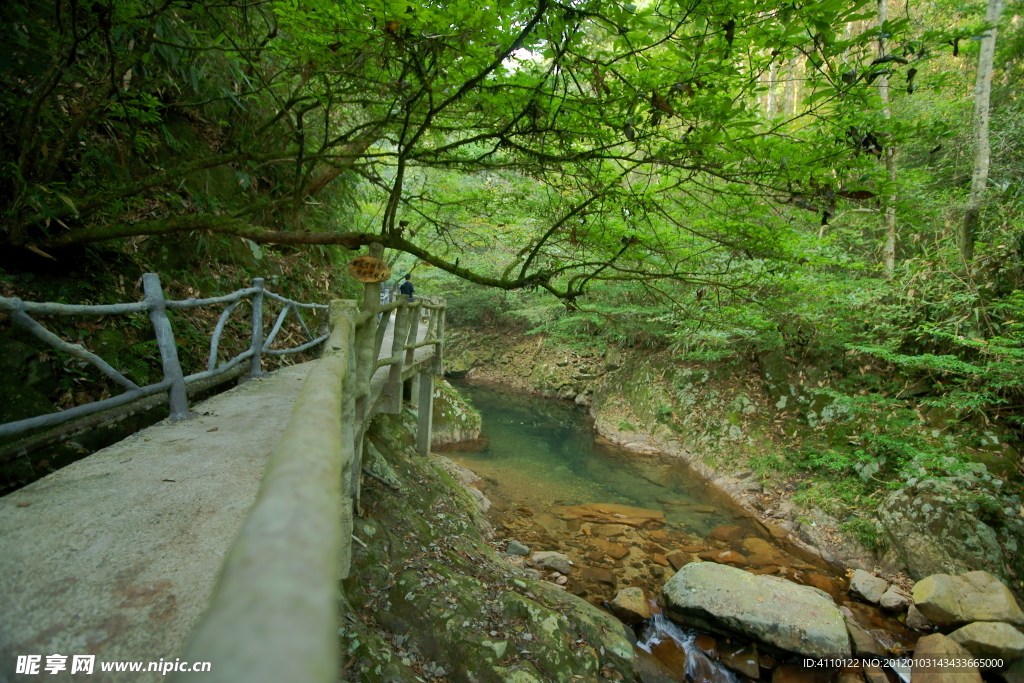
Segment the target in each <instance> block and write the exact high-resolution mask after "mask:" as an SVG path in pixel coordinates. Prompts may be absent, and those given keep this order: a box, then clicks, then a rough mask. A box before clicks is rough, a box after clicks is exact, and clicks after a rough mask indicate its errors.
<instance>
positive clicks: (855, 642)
mask: <svg viewBox="0 0 1024 683" xmlns="http://www.w3.org/2000/svg"><path fill="white" fill-rule="evenodd" d="M839 612H840V613H841V614H842V615H843V619H844V620H845V621H846V632H847V633H848V634H849V635H850V644H851V646H852V647H853V654H855V655H860V656H865V657H884V656H885V654H886V652H885V648H884V647H882V646H881V645H880V644H879V642H878V641H877V640H875V639H874V638H873V637H872V636H871V634H870V633H868V632H867V631H866V630H865V629H864V627H863V626H861V625H860V624H859V623H858V622H857V619H856V618H855V617H854V616H853V612H852V611H850V608H849V607H840V608H839Z"/></svg>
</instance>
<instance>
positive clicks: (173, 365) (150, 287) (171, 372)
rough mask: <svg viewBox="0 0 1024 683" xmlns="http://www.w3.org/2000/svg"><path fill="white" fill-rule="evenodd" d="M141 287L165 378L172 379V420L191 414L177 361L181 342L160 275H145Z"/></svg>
mask: <svg viewBox="0 0 1024 683" xmlns="http://www.w3.org/2000/svg"><path fill="white" fill-rule="evenodd" d="M142 288H143V291H144V292H145V293H146V304H147V306H148V308H149V321H150V322H151V323H152V324H153V332H154V333H155V334H156V343H157V346H158V347H159V348H160V361H161V363H162V364H163V370H164V379H165V380H168V381H170V383H171V386H170V387H169V388H168V389H167V401H168V407H169V408H170V413H171V419H172V420H182V419H184V418H186V417H188V395H187V394H186V393H185V375H184V373H182V371H181V363H180V362H179V361H178V346H177V344H176V342H175V341H174V330H172V329H171V321H170V319H169V318H168V317H167V303H166V301H165V300H164V290H163V287H161V286H160V276H159V275H157V274H156V273H144V274H143V275H142Z"/></svg>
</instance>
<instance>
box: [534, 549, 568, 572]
mask: <svg viewBox="0 0 1024 683" xmlns="http://www.w3.org/2000/svg"><path fill="white" fill-rule="evenodd" d="M529 562H530V564H532V565H533V566H534V567H538V568H540V569H550V570H552V571H556V572H560V573H562V574H568V573H569V572H571V571H572V562H571V561H570V560H569V557H568V556H567V555H566V554H565V553H559V552H555V551H553V550H544V551H541V552H536V553H534V554H533V555H531V556H530V558H529Z"/></svg>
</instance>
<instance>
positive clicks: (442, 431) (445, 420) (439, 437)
mask: <svg viewBox="0 0 1024 683" xmlns="http://www.w3.org/2000/svg"><path fill="white" fill-rule="evenodd" d="M482 424H483V420H482V418H481V417H480V412H479V411H477V410H476V409H475V408H473V406H471V405H469V403H467V402H466V399H465V398H463V396H462V395H461V394H460V393H459V392H457V391H456V390H455V389H454V388H453V387H452V385H450V384H448V382H445V381H444V380H443V379H441V378H440V377H435V378H434V415H433V424H432V426H431V433H430V434H431V438H430V444H431V445H432V446H444V445H446V444H453V443H460V442H463V441H472V440H474V439H478V438H480V428H481V426H482Z"/></svg>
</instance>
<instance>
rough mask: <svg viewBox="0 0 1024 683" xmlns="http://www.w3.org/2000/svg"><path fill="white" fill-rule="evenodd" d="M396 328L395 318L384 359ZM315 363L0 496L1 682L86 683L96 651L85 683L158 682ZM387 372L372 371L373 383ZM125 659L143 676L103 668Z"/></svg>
mask: <svg viewBox="0 0 1024 683" xmlns="http://www.w3.org/2000/svg"><path fill="white" fill-rule="evenodd" d="M426 331H427V326H426V325H423V324H421V325H419V330H418V337H417V338H418V339H419V340H422V339H423V338H424V337H425V336H426ZM393 332H394V320H393V318H392V319H391V321H390V324H389V327H388V330H387V333H386V336H385V338H384V343H383V345H382V346H381V352H380V357H381V358H387V357H389V356H390V355H391V340H392V337H393ZM432 353H433V347H424V348H421V349H417V350H416V353H415V358H416V360H420V359H422V358H424V357H426V356H428V355H430V354H432ZM315 366H316V362H315V361H313V362H310V363H304V364H301V365H295V366H292V367H288V368H284V369H282V370H278V371H277V372H275V373H273V374H271V375H268V376H267V377H266V378H264V379H261V380H257V381H252V382H247V383H246V384H243V385H241V386H239V387H235V388H234V389H231V390H230V391H226V392H224V393H223V394H219V395H217V396H214V397H213V398H211V399H209V400H207V401H204V402H203V403H200V404H198V405H196V406H193V408H194V410H195V412H194V415H196V417H195V418H194V419H191V420H186V421H184V422H179V423H175V424H171V423H167V422H161V423H158V424H156V425H153V426H152V427H149V428H147V429H144V430H142V431H140V432H138V433H136V434H133V435H132V436H130V437H128V438H127V439H125V440H124V441H121V442H119V443H117V444H114V445H113V446H110V447H108V448H104V449H103V450H101V451H97V452H96V453H94V454H92V455H90V456H89V457H87V458H84V459H82V460H80V461H78V462H76V463H73V464H71V465H69V466H67V467H65V468H63V469H61V470H59V471H57V472H54V473H52V474H50V475H48V476H46V477H44V478H42V479H40V480H39V481H36V482H34V483H32V484H30V485H28V486H26V487H25V488H23V489H21V490H19V491H15V492H14V493H11V494H9V495H7V496H4V497H3V498H0V683H7V682H8V681H12V682H13V681H27V680H45V681H74V680H83V677H85V674H81V673H76V674H73V675H72V674H70V671H71V662H72V660H71V656H73V655H95V656H96V660H95V667H94V670H93V675H92V676H90V677H86V678H85V680H93V681H156V680H160V679H162V678H163V676H162V675H160V674H156V673H144V672H145V670H146V668H147V667H148V665H149V662H158V661H159V660H160V659H164V660H170V661H174V659H175V658H176V657H178V656H180V651H181V649H182V648H183V647H184V644H185V641H186V640H187V639H188V636H189V634H190V633H191V630H192V627H193V626H194V625H195V623H196V620H197V619H198V618H199V617H200V616H201V615H202V613H203V611H204V610H205V609H206V606H207V604H208V603H209V599H210V594H211V592H212V590H213V586H214V583H215V582H216V579H217V573H218V572H219V570H220V567H221V563H222V562H223V559H224V556H225V555H226V554H227V551H228V549H229V548H230V546H231V544H232V542H233V541H234V539H235V536H236V535H237V533H238V530H239V529H240V528H241V525H242V521H243V520H244V518H245V516H246V514H247V513H248V512H249V509H250V508H251V507H252V504H253V502H254V501H255V499H256V493H257V491H258V489H259V484H260V480H261V479H262V477H263V471H264V469H265V467H266V464H267V460H268V459H269V457H270V452H271V450H272V449H273V448H274V446H275V445H276V444H277V442H278V440H279V438H280V436H281V433H282V432H283V431H284V428H285V426H286V425H287V424H288V420H289V418H290V417H291V412H292V407H293V405H294V403H295V399H296V397H297V396H298V393H299V390H300V389H301V387H302V380H303V379H305V377H306V375H307V374H308V373H309V371H310V369H311V368H315ZM387 375H388V368H387V367H383V368H380V369H378V370H377V372H376V373H374V376H373V378H372V380H371V386H372V388H373V389H372V390H373V391H375V392H379V391H380V389H381V387H382V386H383V385H384V382H385V380H386V379H387ZM53 654H60V655H65V656H67V660H66V665H67V669H66V670H65V671H62V672H59V673H57V674H56V675H54V674H50V673H48V672H46V671H45V670H44V667H45V666H46V663H47V659H46V657H47V656H48V655H53ZM18 655H41V657H42V658H41V660H40V667H39V674H38V675H36V676H26V675H18V674H15V668H16V663H17V656H18ZM119 661H124V662H143V665H142V670H143V673H129V672H124V673H104V672H102V671H100V663H101V662H119ZM212 666H216V663H213V664H212Z"/></svg>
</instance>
